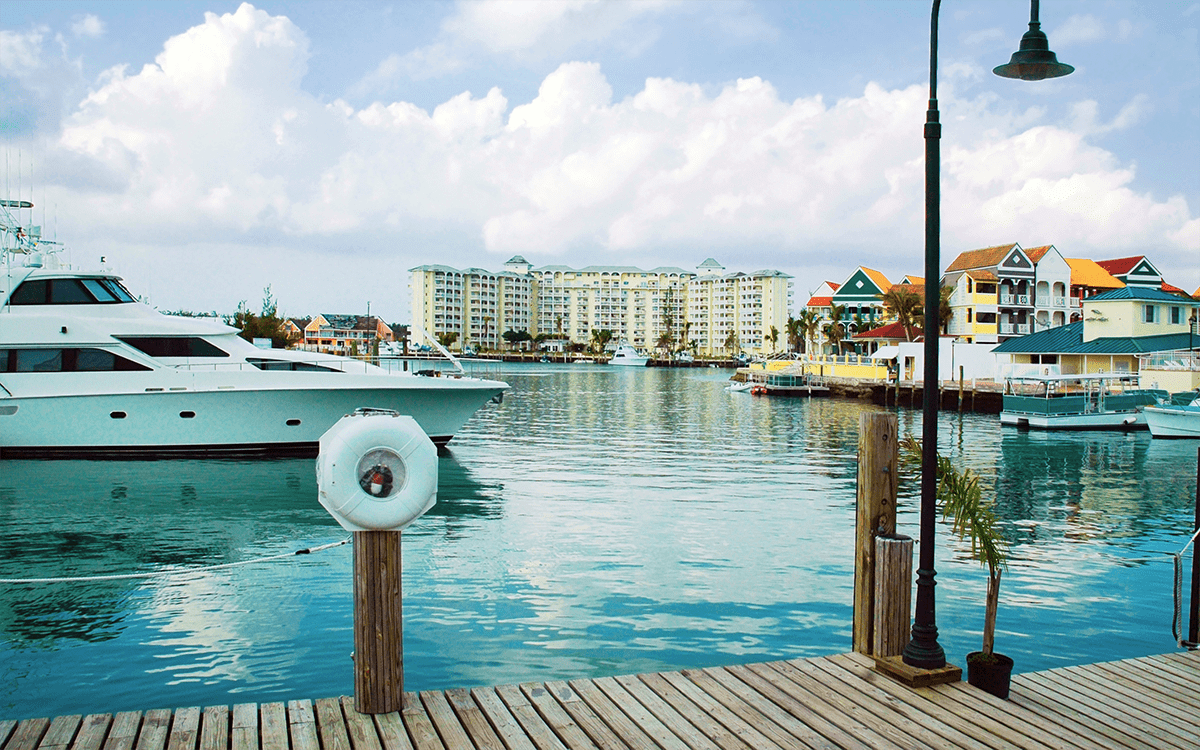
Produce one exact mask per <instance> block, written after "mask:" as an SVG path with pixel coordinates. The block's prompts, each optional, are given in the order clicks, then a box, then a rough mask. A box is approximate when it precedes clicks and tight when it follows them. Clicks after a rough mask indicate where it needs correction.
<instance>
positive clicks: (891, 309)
mask: <svg viewBox="0 0 1200 750" xmlns="http://www.w3.org/2000/svg"><path fill="white" fill-rule="evenodd" d="M880 299H882V300H883V307H884V309H886V310H887V311H888V313H889V314H890V315H891V316H892V317H893V318H895V319H896V322H897V323H899V324H900V327H901V328H903V329H904V340H905V341H912V340H913V333H912V332H913V323H914V322H915V321H916V320H917V319H919V318H920V316H921V315H922V314H923V312H922V311H923V310H924V307H925V303H924V302H923V301H922V300H921V295H919V294H917V293H916V292H914V291H913V290H911V289H909V288H907V287H906V286H904V285H902V284H896V285H894V286H892V288H891V289H889V290H887V291H886V292H884V293H883V294H882V295H880Z"/></svg>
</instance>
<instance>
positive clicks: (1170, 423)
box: [1142, 391, 1200, 438]
mask: <svg viewBox="0 0 1200 750" xmlns="http://www.w3.org/2000/svg"><path fill="white" fill-rule="evenodd" d="M1142 413H1143V414H1144V415H1145V417H1146V426H1147V427H1149V428H1150V434H1151V435H1153V436H1154V437H1162V438H1200V391H1185V392H1183V393H1176V394H1174V395H1173V396H1172V397H1171V400H1170V401H1169V402H1164V403H1159V404H1157V405H1155V406H1147V407H1146V408H1145V409H1143V410H1142Z"/></svg>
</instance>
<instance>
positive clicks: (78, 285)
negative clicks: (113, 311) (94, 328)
mask: <svg viewBox="0 0 1200 750" xmlns="http://www.w3.org/2000/svg"><path fill="white" fill-rule="evenodd" d="M8 301H9V304H12V305H96V304H102V305H104V304H117V303H121V302H136V301H137V300H135V299H134V298H133V295H132V294H130V293H129V292H128V291H127V290H126V289H125V287H123V286H121V282H119V281H117V280H116V279H113V278H96V279H29V280H27V281H25V282H24V283H22V284H21V285H20V286H19V287H17V288H16V290H15V291H13V293H12V296H11V297H9V298H8Z"/></svg>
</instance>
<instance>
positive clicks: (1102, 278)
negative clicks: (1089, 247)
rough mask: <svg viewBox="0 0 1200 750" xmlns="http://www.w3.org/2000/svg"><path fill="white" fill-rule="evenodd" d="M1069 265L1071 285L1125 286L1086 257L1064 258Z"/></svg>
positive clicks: (1093, 286)
mask: <svg viewBox="0 0 1200 750" xmlns="http://www.w3.org/2000/svg"><path fill="white" fill-rule="evenodd" d="M1066 261H1067V265H1068V266H1070V267H1071V285H1072V286H1086V287H1090V288H1092V289H1120V288H1121V287H1123V286H1125V285H1124V284H1123V283H1121V281H1120V280H1119V279H1117V278H1114V277H1113V275H1112V274H1110V273H1109V272H1108V271H1107V270H1105V269H1104V268H1103V267H1102V266H1101V265H1100V264H1099V263H1097V262H1096V261H1094V260H1091V259H1088V258H1066Z"/></svg>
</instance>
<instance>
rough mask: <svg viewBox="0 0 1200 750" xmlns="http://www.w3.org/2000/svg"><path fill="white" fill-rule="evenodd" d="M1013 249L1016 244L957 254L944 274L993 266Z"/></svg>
mask: <svg viewBox="0 0 1200 750" xmlns="http://www.w3.org/2000/svg"><path fill="white" fill-rule="evenodd" d="M1014 247H1017V243H1015V242H1010V243H1008V244H1007V245H996V246H994V247H985V248H983V249H982V250H968V251H966V252H965V253H959V254H958V257H957V258H955V259H954V262H953V263H951V264H950V265H949V266H948V267H947V268H946V272H947V273H949V272H951V271H966V270H969V269H972V268H987V267H988V266H995V265H997V264H998V263H999V262H1000V261H1002V260H1004V256H1005V255H1008V251H1009V250H1012V249H1013V248H1014Z"/></svg>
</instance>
